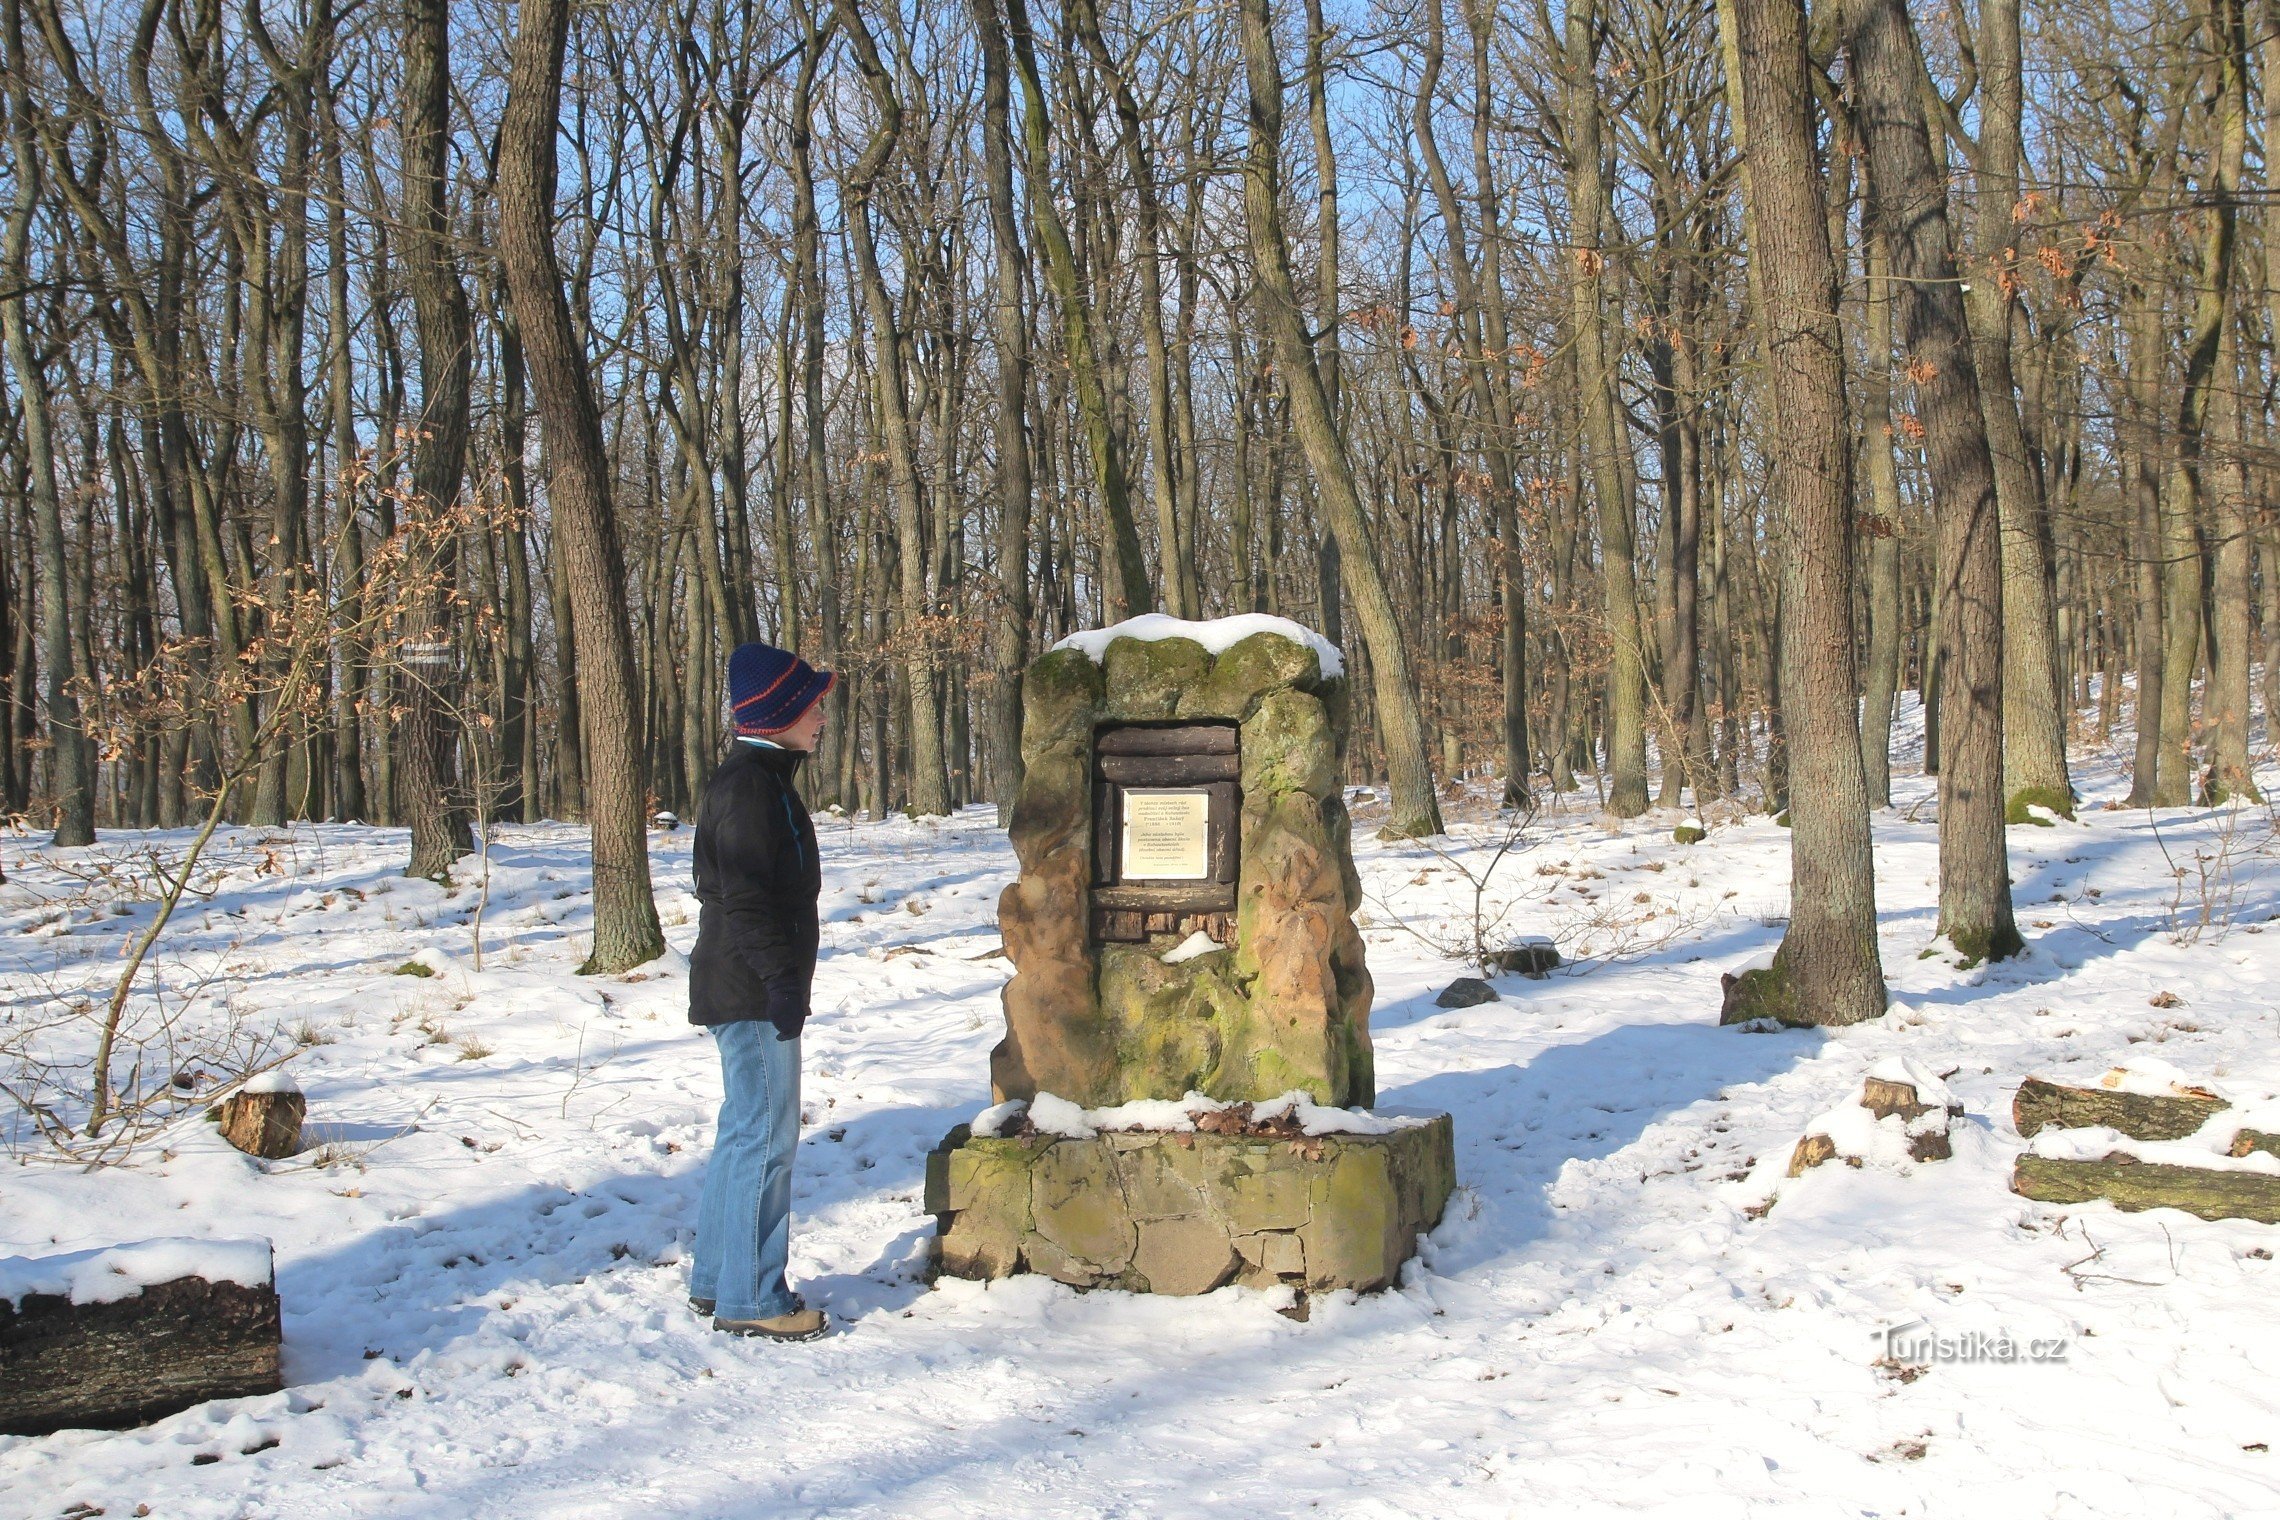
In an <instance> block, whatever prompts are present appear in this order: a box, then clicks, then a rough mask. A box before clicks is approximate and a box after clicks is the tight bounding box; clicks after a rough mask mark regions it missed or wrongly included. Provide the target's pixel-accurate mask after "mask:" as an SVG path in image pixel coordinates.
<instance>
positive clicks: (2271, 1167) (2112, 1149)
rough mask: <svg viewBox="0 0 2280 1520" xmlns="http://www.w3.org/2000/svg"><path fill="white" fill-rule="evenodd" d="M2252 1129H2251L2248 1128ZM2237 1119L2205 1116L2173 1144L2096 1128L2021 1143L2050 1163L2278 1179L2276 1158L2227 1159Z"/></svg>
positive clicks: (2264, 1154) (2041, 1134)
mask: <svg viewBox="0 0 2280 1520" xmlns="http://www.w3.org/2000/svg"><path fill="white" fill-rule="evenodd" d="M2251 1127H2253V1126H2251ZM2241 1128H2242V1124H2241V1120H2240V1115H2239V1114H2237V1113H2234V1112H2232V1111H2230V1110H2228V1111H2226V1112H2224V1113H2220V1114H2211V1115H2210V1116H2209V1118H2208V1121H2207V1122H2206V1123H2204V1124H2203V1125H2202V1126H2201V1127H2200V1128H2199V1129H2197V1130H2195V1131H2193V1133H2192V1134H2190V1135H2187V1136H2185V1137H2183V1138H2182V1139H2178V1140H2133V1139H2131V1138H2130V1137H2129V1136H2128V1135H2125V1134H2123V1133H2122V1132H2121V1131H2120V1130H2118V1129H2109V1128H2107V1127H2106V1126H2105V1125H2102V1124H2092V1125H2085V1126H2083V1127H2081V1128H2079V1129H2058V1128H2051V1129H2044V1130H2038V1131H2037V1132H2036V1133H2035V1136H2034V1138H2033V1139H2031V1140H2029V1141H2028V1142H2027V1154H2028V1155H2030V1156H2042V1157H2046V1158H2048V1159H2050V1160H2053V1161H2103V1160H2104V1159H2105V1158H2106V1157H2108V1156H2128V1157H2130V1158H2132V1159H2133V1160H2137V1161H2143V1162H2149V1163H2151V1164H2153V1165H2157V1166H2197V1167H2200V1168H2202V1169H2203V1170H2206V1171H2213V1172H2258V1173H2261V1174H2263V1175H2264V1176H2267V1177H2280V1156H2275V1155H2273V1154H2271V1153H2270V1152H2268V1151H2250V1152H2249V1153H2248V1154H2247V1155H2245V1156H2235V1155H2234V1154H2232V1144H2233V1137H2234V1136H2235V1135H2236V1134H2237V1133H2238V1132H2239V1131H2240V1130H2241Z"/></svg>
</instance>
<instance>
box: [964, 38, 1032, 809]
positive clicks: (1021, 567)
mask: <svg viewBox="0 0 2280 1520" xmlns="http://www.w3.org/2000/svg"><path fill="white" fill-rule="evenodd" d="M970 3H971V4H972V7H973V12H974V25H975V30H976V32H977V33H978V35H979V38H980V43H981V53H982V133H983V136H982V160H983V171H982V172H983V177H984V179H985V180H986V181H987V183H988V193H989V205H990V240H991V244H992V253H993V255H994V258H995V261H996V278H997V285H996V292H995V293H996V296H997V304H996V309H995V313H994V315H995V318H996V324H997V418H996V422H997V450H998V470H997V484H998V540H997V557H998V610H997V616H996V618H995V620H994V621H993V624H992V628H991V653H992V655H993V656H994V662H995V664H996V666H997V669H996V672H995V675H996V680H995V682H994V683H993V684H992V685H991V687H990V760H991V777H990V790H991V792H992V794H993V795H994V797H995V799H996V802H997V808H998V823H999V824H1000V825H1001V826H1002V825H1004V824H1006V823H1009V822H1010V821H1011V820H1012V817H1013V799H1014V797H1015V795H1016V794H1017V793H1018V792H1019V791H1020V790H1021V776H1022V760H1021V676H1022V671H1023V670H1024V669H1025V668H1026V667H1027V666H1028V664H1029V620H1030V597H1029V513H1030V495H1031V482H1030V471H1029V322H1028V313H1027V312H1026V311H1025V310H1024V309H1023V305H1024V303H1023V293H1024V288H1025V286H1026V283H1027V282H1026V279H1025V278H1024V272H1023V269H1022V253H1021V223H1020V219H1019V216H1018V215H1017V213H1016V211H1015V205H1014V198H1013V127H1012V86H1011V74H1010V68H1009V65H1008V64H1007V61H1006V45H1005V27H1004V24H1003V22H1002V20H1001V19H1000V18H999V15H998V10H997V0H970Z"/></svg>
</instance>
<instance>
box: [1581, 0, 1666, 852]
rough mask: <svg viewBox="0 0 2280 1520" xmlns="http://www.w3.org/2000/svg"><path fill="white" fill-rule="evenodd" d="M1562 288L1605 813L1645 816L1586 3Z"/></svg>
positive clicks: (1633, 545) (1625, 486)
mask: <svg viewBox="0 0 2280 1520" xmlns="http://www.w3.org/2000/svg"><path fill="white" fill-rule="evenodd" d="M1565 25H1566V48H1567V59H1566V63H1567V75H1566V87H1565V93H1566V99H1567V120H1566V122H1565V126H1566V128H1567V135H1568V218H1569V245H1570V246H1569V250H1568V260H1569V265H1568V291H1569V316H1570V328H1571V332H1570V335H1569V337H1570V341H1571V342H1572V343H1573V344H1574V348H1575V368H1576V388H1577V392H1578V397H1577V399H1578V401H1579V402H1580V404H1581V406H1582V409H1583V442H1584V445H1585V447H1586V448H1587V449H1588V450H1589V452H1590V456H1591V468H1590V471H1589V478H1590V481H1591V490H1592V495H1593V497H1594V499H1595V500H1596V503H1597V506H1598V511H1599V573H1600V585H1601V591H1602V594H1603V595H1604V598H1605V603H1606V613H1607V645H1608V649H1607V781H1608V786H1607V810H1608V811H1609V812H1611V813H1613V814H1614V815H1615V816H1616V817H1618V818H1636V817H1637V816H1638V815H1639V814H1641V813H1643V812H1645V811H1646V810H1647V649H1646V643H1645V628H1644V625H1643V623H1642V622H1641V620H1640V616H1639V572H1638V565H1637V553H1638V551H1637V542H1636V540H1637V521H1638V510H1637V504H1636V502H1635V500H1634V499H1633V497H1632V494H1631V489H1630V480H1629V478H1628V476H1627V474H1626V473H1625V471H1624V469H1623V465H1622V459H1621V456H1622V454H1623V452H1624V451H1626V450H1627V448H1628V443H1629V440H1628V439H1627V438H1626V436H1625V433H1626V427H1625V424H1624V421H1623V417H1622V412H1621V408H1620V406H1619V405H1618V403H1617V399H1616V395H1615V379H1614V371H1613V364H1612V362H1611V361H1610V359H1609V357H1608V354H1607V324H1606V312H1605V310H1604V303H1605V301H1606V296H1605V293H1604V286H1603V283H1602V282H1603V280H1604V277H1605V275H1606V270H1607V256H1606V248H1605V243H1606V226H1607V179H1606V169H1605V166H1604V164H1603V162H1602V159H1603V155H1604V152H1605V150H1604V148H1603V147H1602V138H1601V106H1600V99H1599V42H1600V35H1599V22H1598V15H1597V3H1596V0H1571V3H1570V4H1569V6H1568V9H1567V18H1566V23H1565Z"/></svg>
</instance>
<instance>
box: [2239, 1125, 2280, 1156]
mask: <svg viewBox="0 0 2280 1520" xmlns="http://www.w3.org/2000/svg"><path fill="white" fill-rule="evenodd" d="M2251 1151H2262V1152H2264V1154H2265V1155H2267V1156H2280V1135H2275V1134H2272V1133H2270V1132H2269V1131H2266V1130H2261V1129H2240V1130H2234V1131H2233V1143H2232V1153H2233V1154H2234V1155H2236V1156H2245V1155H2248V1154H2249V1153H2250V1152H2251Z"/></svg>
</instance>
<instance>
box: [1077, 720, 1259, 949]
mask: <svg viewBox="0 0 2280 1520" xmlns="http://www.w3.org/2000/svg"><path fill="white" fill-rule="evenodd" d="M1241 742H1242V741H1241V737H1240V730H1238V729H1237V728H1236V726H1235V725H1234V724H1232V723H1182V724H1125V725H1119V726H1114V727H1104V728H1102V729H1100V730H1099V731H1098V732H1097V733H1096V734H1095V735H1094V739H1093V797H1094V812H1093V882H1092V887H1093V891H1092V899H1093V937H1094V938H1095V939H1096V940H1123V941H1137V940H1143V939H1146V938H1147V937H1148V936H1149V935H1150V934H1163V933H1184V932H1189V931H1191V930H1192V929H1194V928H1201V929H1203V930H1204V931H1205V932H1207V933H1209V934H1211V936H1212V937H1213V938H1214V939H1218V940H1221V941H1222V942H1225V941H1226V940H1227V939H1228V938H1230V937H1231V935H1232V929H1231V928H1230V926H1229V921H1228V915H1230V914H1232V913H1233V911H1234V908H1235V883H1236V877H1237V871H1238V867H1239V865H1240V861H1239V858H1238V856H1239V845H1238V838H1239V821H1240V817H1241V812H1242V797H1241V791H1240V787H1239V786H1238V784H1237V782H1238V778H1239V777H1240V776H1241V775H1242V755H1241ZM1128 792H1141V793H1149V792H1158V793H1175V794H1185V795H1200V796H1201V797H1202V798H1203V800H1204V841H1203V843H1204V870H1203V872H1202V874H1201V875H1198V876H1172V877H1165V876H1136V875H1131V874H1128V872H1127V871H1126V868H1125V860H1124V853H1125V850H1124V847H1125V822H1126V813H1125V796H1126V794H1127V793H1128Z"/></svg>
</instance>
